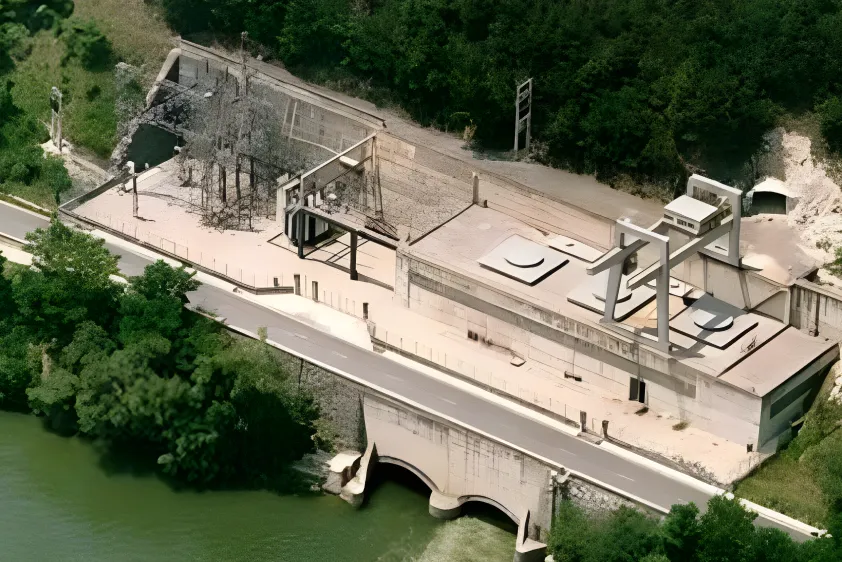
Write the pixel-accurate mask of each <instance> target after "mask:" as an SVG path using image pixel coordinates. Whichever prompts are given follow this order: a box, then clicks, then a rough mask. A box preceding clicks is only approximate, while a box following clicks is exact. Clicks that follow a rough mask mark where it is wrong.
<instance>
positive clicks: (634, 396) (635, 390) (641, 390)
mask: <svg viewBox="0 0 842 562" xmlns="http://www.w3.org/2000/svg"><path fill="white" fill-rule="evenodd" d="M629 400H635V401H637V402H640V403H641V404H646V381H645V380H643V379H638V378H635V377H630V378H629Z"/></svg>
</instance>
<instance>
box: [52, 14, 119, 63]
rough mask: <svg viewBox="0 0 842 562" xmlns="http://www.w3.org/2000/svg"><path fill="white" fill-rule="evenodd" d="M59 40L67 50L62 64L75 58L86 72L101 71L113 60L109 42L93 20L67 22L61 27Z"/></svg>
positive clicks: (71, 20)
mask: <svg viewBox="0 0 842 562" xmlns="http://www.w3.org/2000/svg"><path fill="white" fill-rule="evenodd" d="M61 38H62V39H63V40H64V43H65V46H66V49H67V50H66V52H65V55H64V59H63V61H62V62H67V61H68V60H70V59H72V58H77V59H78V60H79V61H80V62H81V63H82V66H83V67H84V68H86V69H88V70H102V69H104V68H105V67H107V66H108V65H109V64H110V63H111V61H112V59H113V56H114V52H113V49H112V47H111V41H109V40H108V38H107V37H105V35H103V34H102V32H101V31H100V30H99V27H97V25H96V23H95V22H94V21H93V20H85V21H79V20H76V19H70V20H67V21H66V22H65V24H64V25H63V26H62V30H61Z"/></svg>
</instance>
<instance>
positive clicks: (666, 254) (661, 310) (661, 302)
mask: <svg viewBox="0 0 842 562" xmlns="http://www.w3.org/2000/svg"><path fill="white" fill-rule="evenodd" d="M656 289H657V292H658V296H657V307H658V347H659V348H660V349H661V350H662V351H669V348H670V243H669V240H666V241H664V242H663V243H662V244H661V267H660V268H659V271H658V285H657V287H656Z"/></svg>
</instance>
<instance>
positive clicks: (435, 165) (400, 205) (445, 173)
mask: <svg viewBox="0 0 842 562" xmlns="http://www.w3.org/2000/svg"><path fill="white" fill-rule="evenodd" d="M376 142H377V166H378V170H379V174H380V188H381V192H382V196H383V214H384V218H385V220H386V221H387V222H389V223H391V224H393V225H395V226H397V225H402V226H404V227H406V228H407V230H408V232H409V236H410V240H417V239H419V238H421V237H422V236H424V235H425V234H426V233H428V232H430V231H431V230H433V229H435V228H437V227H438V226H440V225H441V224H443V223H445V222H447V221H448V220H450V219H451V218H452V217H454V216H456V215H457V214H459V213H461V212H462V211H463V210H465V209H466V208H467V207H468V206H469V205H470V204H471V201H472V200H473V184H472V178H471V169H470V168H469V167H468V166H466V165H465V164H463V163H462V162H460V161H458V160H456V159H454V158H450V157H448V156H445V155H443V154H439V153H438V152H435V151H433V150H431V149H429V148H426V147H423V146H416V145H414V144H411V143H408V142H406V141H404V140H402V139H399V138H397V137H394V136H391V135H388V134H385V133H382V132H381V133H378V135H377V139H376Z"/></svg>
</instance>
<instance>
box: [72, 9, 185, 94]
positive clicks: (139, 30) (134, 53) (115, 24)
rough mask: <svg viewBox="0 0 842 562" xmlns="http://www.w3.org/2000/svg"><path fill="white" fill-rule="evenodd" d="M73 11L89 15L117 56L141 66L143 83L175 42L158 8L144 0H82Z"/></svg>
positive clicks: (82, 15)
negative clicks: (143, 75)
mask: <svg viewBox="0 0 842 562" xmlns="http://www.w3.org/2000/svg"><path fill="white" fill-rule="evenodd" d="M74 15H75V16H76V17H80V18H83V19H93V20H94V21H95V22H96V24H97V26H98V27H99V28H100V29H101V30H102V32H103V33H104V34H105V36H106V37H108V39H109V40H110V41H111V44H112V45H113V46H114V51H115V52H116V53H117V56H118V58H119V59H120V60H122V61H124V62H127V63H129V64H131V65H134V66H140V67H143V69H144V71H145V72H144V74H145V75H146V76H147V77H148V80H149V84H146V85H147V86H148V85H151V83H152V81H153V80H154V79H155V76H157V74H158V71H159V70H160V68H161V65H162V64H163V62H164V59H166V58H167V54H168V53H169V52H170V50H171V49H172V48H173V47H175V46H176V45H175V41H174V38H175V33H174V32H173V31H172V30H171V29H170V28H169V27H168V26H167V24H166V22H164V18H163V15H162V13H161V10H160V9H159V8H158V7H157V6H156V5H155V4H153V3H150V2H148V1H146V2H145V1H144V0H85V1H84V2H77V3H76V11H75V12H74Z"/></svg>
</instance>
